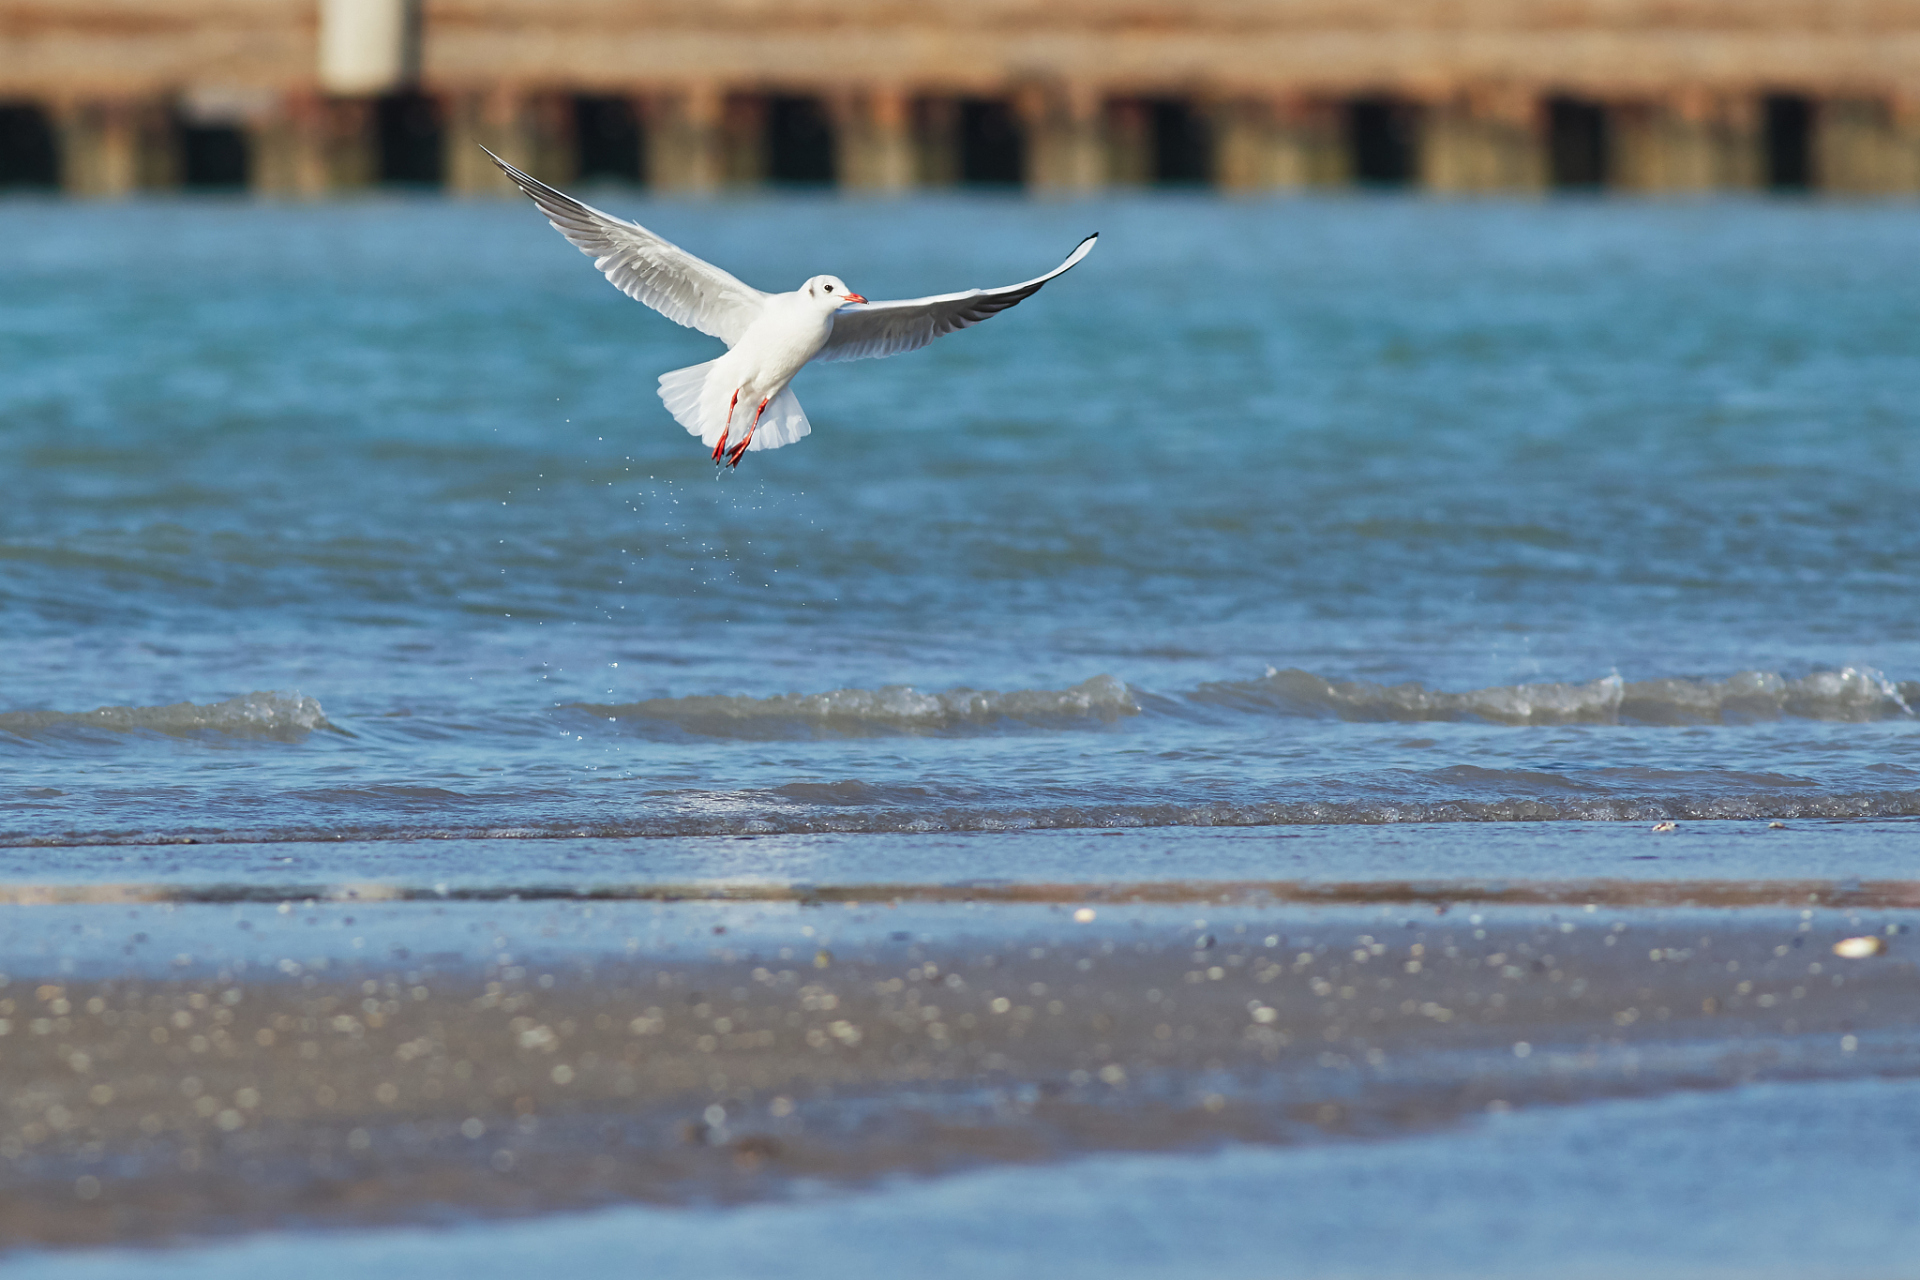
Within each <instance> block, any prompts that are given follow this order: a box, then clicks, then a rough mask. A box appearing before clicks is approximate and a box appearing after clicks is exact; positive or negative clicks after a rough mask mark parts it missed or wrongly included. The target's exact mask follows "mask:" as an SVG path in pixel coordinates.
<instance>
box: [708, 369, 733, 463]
mask: <svg viewBox="0 0 1920 1280" xmlns="http://www.w3.org/2000/svg"><path fill="white" fill-rule="evenodd" d="M739 403H740V388H738V387H735V388H734V389H733V399H731V400H729V401H727V420H726V422H725V423H724V424H723V425H722V426H721V428H720V443H719V444H717V445H715V446H713V465H714V466H716V467H717V466H719V465H720V459H721V458H723V457H725V456H726V453H727V433H728V432H730V431H732V430H733V407H734V406H735V405H737V404H739Z"/></svg>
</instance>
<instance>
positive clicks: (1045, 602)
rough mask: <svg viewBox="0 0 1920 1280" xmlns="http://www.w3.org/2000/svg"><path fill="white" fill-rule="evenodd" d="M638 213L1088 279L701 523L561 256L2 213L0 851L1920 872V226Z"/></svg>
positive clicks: (632, 358) (1027, 209)
mask: <svg viewBox="0 0 1920 1280" xmlns="http://www.w3.org/2000/svg"><path fill="white" fill-rule="evenodd" d="M604 199H605V201H606V202H607V203H609V204H610V205H611V206H613V207H615V208H617V209H619V210H621V211H623V212H631V213H633V214H634V215H635V216H638V217H640V218H641V219H642V220H643V221H646V222H647V223H649V224H650V225H652V226H654V227H655V228H657V229H658V230H660V231H661V232H662V233H664V234H666V235H669V236H671V237H673V238H675V239H677V240H679V241H681V242H682V243H684V244H686V245H688V246H689V247H690V248H692V249H694V250H695V251H697V252H700V253H703V254H705V255H707V256H710V257H712V258H713V259H715V260H717V261H719V262H721V263H723V264H725V265H727V266H728V267H729V268H731V269H733V270H735V271H736V272H737V273H738V274H740V275H742V276H743V277H744V278H746V279H747V280H749V281H750V282H752V283H755V284H758V285H761V286H762V287H768V288H787V287H792V286H793V285H794V284H796V283H797V282H798V281H800V280H801V279H803V278H805V277H806V276H807V275H809V274H812V273H814V272H816V271H823V270H827V271H833V272H836V273H837V274H839V275H841V276H843V277H844V278H845V279H846V280H848V281H849V282H850V284H852V286H853V287H854V288H856V289H859V290H861V291H862V292H865V293H867V294H869V295H871V296H875V297H883V296H899V295H901V294H911V293H921V292H931V291H939V290H945V289H949V288H953V287H956V286H961V285H966V284H973V283H980V284H991V283H999V282H1002V281H1008V280H1014V279H1020V278H1024V277H1026V276H1028V275H1031V274H1033V273H1035V272H1037V271H1039V270H1041V269H1044V268H1045V267H1047V266H1049V265H1051V264H1052V263H1053V262H1055V261H1057V260H1058V258H1059V257H1060V256H1061V255H1062V254H1064V253H1065V252H1066V251H1067V250H1068V249H1070V248H1071V247H1072V245H1073V244H1074V242H1075V241H1076V240H1077V239H1078V238H1079V237H1080V236H1081V235H1082V234H1084V233H1085V232H1086V231H1088V230H1092V229H1096V228H1097V229H1099V230H1101V231H1102V232H1103V233H1105V234H1104V237H1103V240H1102V242H1101V246H1100V248H1099V251H1098V252H1096V253H1095V254H1094V255H1093V256H1092V257H1091V258H1090V259H1089V260H1088V261H1087V262H1086V263H1085V264H1084V265H1082V266H1081V267H1080V268H1078V269H1076V270H1075V271H1074V272H1073V273H1072V274H1070V275H1068V276H1067V277H1065V278H1063V279H1062V280H1060V281H1059V282H1057V283H1056V284H1054V285H1052V286H1050V287H1049V288H1048V289H1047V290H1046V291H1045V292H1044V293H1042V294H1040V295H1039V296H1038V297H1036V298H1035V299H1033V300H1032V301H1030V302H1028V303H1026V304H1024V305H1023V306H1021V307H1020V308H1018V309H1017V310H1015V311H1013V312H1010V313H1008V314H1006V315H1004V316H1002V317H1000V318H998V319H996V320H994V321H993V322H992V323H991V324H988V325H985V326H983V327H981V328H978V329H975V330H971V331H968V332H966V333H964V334H961V335H957V336H955V337H952V338H948V339H944V340H942V341H941V342H940V343H938V344H936V346H935V347H933V348H932V349H930V350H928V351H926V352H922V353H919V354H916V355H911V356H906V357H901V358H897V359H894V360H889V361H883V362H864V363H859V364H853V365H842V366H832V367H829V368H824V369H817V370H809V371H807V372H806V373H804V374H802V376H801V378H800V380H799V382H798V383H797V384H796V390H797V392H798V393H799V396H800V398H801V400H802V402H803V403H804V404H805V405H806V407H807V410H808V413H809V414H810V416H811V417H812V420H813V422H814V425H815V433H814V435H813V436H812V437H811V438H809V439H808V440H806V441H805V442H803V443H802V444H800V445H797V446H795V447H792V448H787V449H782V450H779V451H777V452H771V453H758V454H754V455H752V456H751V457H749V458H748V459H746V462H745V464H744V465H743V466H742V467H741V469H740V471H739V472H738V473H737V474H731V475H726V476H720V477H716V476H715V475H714V473H713V468H712V466H711V465H710V464H709V463H708V462H707V461H706V459H705V457H704V455H703V451H702V450H701V449H700V448H699V446H698V444H697V442H694V441H692V440H691V439H690V438H689V437H687V436H686V435H685V434H684V433H683V432H682V431H681V430H680V429H679V428H678V427H677V426H675V425H674V424H673V423H672V422H671V420H670V419H669V418H668V417H667V415H666V412H665V410H664V409H663V408H662V407H661V405H660V404H659V402H658V400H657V399H656V398H655V396H654V394H653V385H654V378H655V377H656V376H657V375H658V374H659V373H661V372H663V371H665V370H668V369H671V368H675V367H678V366H681V365H685V364H690V363H694V362H697V361H700V360H704V359H707V358H710V357H711V356H712V355H713V354H715V353H716V351H717V349H718V348H717V344H715V343H713V342H712V341H711V340H710V339H707V338H704V337H702V336H700V335H698V334H695V333H692V332H691V331H687V330H682V329H678V328H676V327H674V326H673V325H671V324H670V323H668V322H666V321H665V320H662V319H661V318H659V317H657V316H655V315H653V314H652V313H650V312H648V311H646V310H645V309H644V308H641V307H640V306H638V305H637V304H634V303H632V302H629V301H628V300H626V299H624V298H622V297H621V296H620V295H619V294H617V293H616V292H615V291H613V290H612V289H611V288H609V287H608V286H607V285H606V284H605V283H604V282H603V281H602V280H601V279H600V278H599V276H598V275H597V274H596V273H595V272H594V271H593V270H592V269H591V265H590V264H589V263H588V262H587V261H586V260H585V259H583V258H582V257H581V256H580V255H578V254H577V253H575V252H574V251H573V250H571V249H570V248H569V247H568V246H567V245H566V244H565V243H564V242H562V241H561V240H560V239H559V238H558V237H557V236H556V235H554V234H553V233H552V231H551V230H549V229H548V228H546V227H545V226H544V224H543V223H542V222H541V221H540V219H539V218H538V217H537V216H536V215H535V214H534V213H533V211H532V210H531V209H530V208H529V207H527V206H526V205H524V204H522V203H509V202H501V203H454V202H442V201H431V200H423V201H418V202H406V201H397V200H396V201H368V202H364V203H356V204H341V205H332V206H319V207H273V206H258V205H246V204H226V203H194V202H187V201H176V202H165V203H135V204H128V205H122V206H86V207H81V206H67V205H58V204H51V203H36V202H31V201H25V202H23V201H14V202H8V203H4V204H0V234H4V236H5V239H6V243H7V245H8V251H7V253H6V254H5V255H3V256H0V299H3V300H4V301H3V302H0V475H4V484H5V486H6V491H5V501H4V502H0V658H3V659H4V660H3V661H0V836H4V838H5V839H7V840H8V841H10V842H12V843H15V844H21V843H37V844H49V843H68V844H76V845H79V844H96V843H100V842H103V841H113V840H129V839H152V838H179V837H181V836H183V835H185V834H194V835H196V836H197V837H208V838H211V837H226V838H240V837H244V838H247V839H273V838H276V837H288V836H301V835H312V834H314V833H316V832H327V833H334V834H341V833H344V834H350V835H356V836H359V837H362V838H369V839H379V838H383V837H395V836H398V837H405V836H410V835H420V834H427V833H436V834H442V833H458V834H461V835H466V836H484V835H486V834H488V833H500V832H514V833H535V834H552V835H562V834H570V833H572V832H575V831H589V832H591V833H593V834H595V835H599V836H606V835H620V834H623V833H636V834H655V833H668V832H674V833H695V834H697V833H702V832H759V831H809V830H851V831H858V830H869V829H884V830H893V831H915V830H925V829H952V828H962V829H981V828H985V829H998V828H1007V827H1016V828H1017V827H1027V826H1035V825H1039V826H1047V825H1106V824H1123V825H1155V824H1180V823H1300V822H1312V823H1325V822H1353V821H1380V820H1409V819H1424V820H1435V819H1449V818H1528V819H1542V818H1560V817H1574V818H1602V819H1605V818H1637V819H1644V818H1647V817H1716V816H1743V817H1792V816H1797V815H1824V816H1851V815H1880V816H1892V817H1898V816H1901V815H1914V814H1916V813H1920V733H1916V720H1915V716H1914V710H1915V708H1916V706H1920V608H1917V607H1916V599H1917V598H1920V596H1917V594H1916V587H1917V586H1920V574H1917V573H1916V569H1915V566H1916V564H1920V533H1917V532H1916V531H1917V530H1920V519H1916V516H1915V512H1916V511H1920V445H1917V444H1916V436H1915V432H1914V427H1913V411H1912V406H1913V405H1914V404H1915V403H1917V402H1920V362H1916V361H1915V360H1914V358H1913V341H1914V335H1915V334H1916V333H1920V253H1917V252H1916V250H1917V249H1920V222H1916V220H1915V219H1914V217H1913V214H1912V211H1911V210H1910V209H1906V208H1902V207H1895V206H1888V207H1875V206H1869V205H1856V206H1830V205H1822V204H1818V203H1778V204H1774V203H1763V202H1739V201H1725V202H1712V203H1701V204H1672V205H1660V204H1633V205H1628V204H1610V203H1605V202H1594V203H1588V202H1572V203H1558V202H1548V203H1541V204H1498V203H1458V204H1440V203H1424V202H1410V201H1398V200H1381V201H1375V200H1366V199H1327V200H1310V201H1279V202H1247V203H1233V202H1221V201H1214V200H1207V199H1199V198H1195V199H1192V200H1188V199H1181V198H1171V197H1169V198H1144V197H1143V198H1137V199H1130V200H1124V201H1115V202H1110V203H1081V204H1072V203H1068V204H1041V203H1021V202H1013V201H1008V202H998V201H994V200H984V199H983V200H972V199H959V198H955V199H944V200H935V199H928V200H917V201H907V202H898V203H847V202H837V201H831V200H825V199H810V198H801V197H794V198H783V199H766V200H758V201H750V202H747V201H743V202H737V203H720V204H692V203H684V204H677V203H652V204H645V203H636V202H634V201H633V200H632V199H631V198H630V197H624V196H620V195H618V194H606V195H605V197H604ZM96 709H98V710H96ZM489 847H491V848H498V849H500V850H501V852H500V853H499V854H497V855H493V856H498V857H499V858H501V859H503V860H505V859H510V858H511V857H513V856H515V855H513V854H512V853H510V852H508V848H509V847H508V846H505V845H501V844H498V843H497V842H496V843H495V844H494V845H491V846H487V845H483V846H479V848H480V849H482V850H483V851H484V850H485V849H486V848H489ZM902 848H903V854H902V856H903V857H907V858H909V859H911V857H912V856H913V854H912V852H911V847H910V846H902ZM476 856H479V857H487V856H489V855H488V854H486V853H485V852H481V853H479V854H477V855H476ZM928 856H935V855H933V854H929V855H928ZM941 856H944V855H941ZM1548 869H1549V868H1543V871H1544V870H1548ZM960 873H962V874H963V873H964V869H962V870H961V872H960Z"/></svg>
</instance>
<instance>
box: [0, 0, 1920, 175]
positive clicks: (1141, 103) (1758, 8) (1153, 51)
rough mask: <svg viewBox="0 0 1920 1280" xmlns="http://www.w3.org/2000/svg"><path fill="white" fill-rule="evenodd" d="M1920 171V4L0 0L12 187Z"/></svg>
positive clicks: (0, 163) (1733, 0)
mask: <svg viewBox="0 0 1920 1280" xmlns="http://www.w3.org/2000/svg"><path fill="white" fill-rule="evenodd" d="M476 142H482V143H485V144H487V145H488V146H490V147H492V148H494V149H495V150H496V151H498V152H500V153H501V154H502V155H503V156H506V157H507V158H509V159H512V160H514V161H516V162H518V163H520V164H521V165H523V166H524V167H526V168H528V169H530V170H531V171H533V172H534V173H536V174H539V175H541V176H543V177H545V178H548V179H549V180H553V181H559V182H575V181H579V180H582V179H589V180H591V179H601V180H613V181H625V182H635V183H646V184H648V185H650V186H653V187H656V188H660V189H663V190H687V191H702V190H713V189H718V188H721V187H725V186H729V185H738V184H754V183H765V182H776V183H819V184H829V183H832V184H839V185H841V186H844V187H848V188H856V189H864V190H871V191H890V190H901V189H907V188H913V187H920V186H941V185H950V184H955V183H982V184H1005V185H1016V184H1018V185H1025V186H1028V187H1033V188H1037V189H1053V190H1061V191H1077V190H1088V189H1093V188H1098V187H1102V186H1107V185H1110V184H1143V183H1189V184H1205V185H1213V186H1219V187H1223V188H1232V189H1270V188H1285V187H1304V186H1315V185H1339V184H1348V183H1361V184H1378V185H1410V186H1418V187H1423V188H1427V189H1430V190H1435V191H1457V192H1478V191H1528V190H1544V189H1549V188H1556V187H1560V188H1582V187H1586V188H1618V189H1623V190H1638V191H1702V190H1714V189H1728V188H1765V187H1773V188H1789V189H1791V188H1813V189H1819V190H1831V191H1844V192H1908V191H1920V0H1851V2H1848V3H1840V2H1839V0H0V185H13V186H20V185H27V186H34V185H38V186H46V187H55V186H57V187H59V188H60V189H63V190H65V191H68V192H71V193H74V194H79V195H96V196H112V195H118V194H122V193H126V192H131V191H136V190H142V189H153V188H170V187H180V186H187V187H246V188H251V189H253V190H256V191H260V192H266V193H273V194H282V195H303V196H306V195H320V194H324V193H328V192H333V191H340V190H345V189H351V188H356V187H364V186H367V185H370V184H375V183H415V184H423V185H429V186H444V187H447V188H449V189H452V190H456V191H473V192H479V191H491V190H497V189H500V185H501V184H500V179H499V177H498V175H497V174H496V173H495V171H494V170H493V169H492V168H491V167H490V166H489V165H487V164H486V163H485V157H483V156H481V155H480V153H479V151H478V150H477V149H476V148H475V147H474V146H473V144H474V143H476Z"/></svg>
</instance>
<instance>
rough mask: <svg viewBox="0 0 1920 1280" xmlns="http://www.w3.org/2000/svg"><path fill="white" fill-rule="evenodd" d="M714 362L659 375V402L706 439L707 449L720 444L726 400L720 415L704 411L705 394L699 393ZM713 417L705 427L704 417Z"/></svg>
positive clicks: (680, 422)
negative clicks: (711, 423) (710, 422)
mask: <svg viewBox="0 0 1920 1280" xmlns="http://www.w3.org/2000/svg"><path fill="white" fill-rule="evenodd" d="M716 363H717V361H713V360H709V361H707V362H706V363H705V364H694V365H688V366H687V367H686V368H684V369H674V370H672V371H671V372H668V373H663V374H661V375H660V403H662V404H664V405H666V406H667V412H668V413H670V414H672V415H673V420H674V421H675V422H677V423H679V424H680V425H681V426H683V427H685V428H686V429H687V430H688V431H690V432H692V433H693V434H694V435H696V436H699V437H700V438H701V439H702V440H703V441H705V442H706V444H707V447H708V448H712V447H713V446H714V445H716V444H718V443H720V428H721V426H722V425H723V422H724V418H725V415H726V410H727V405H726V401H724V400H723V401H721V402H720V413H719V415H710V414H708V413H707V412H706V404H705V397H704V396H702V395H701V394H700V393H701V392H702V391H703V390H704V389H705V388H706V385H707V375H708V374H710V373H712V372H713V366H714V365H715V364H716ZM710 416H711V417H713V429H712V430H711V431H709V430H708V429H707V418H708V417H710Z"/></svg>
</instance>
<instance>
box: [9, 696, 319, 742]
mask: <svg viewBox="0 0 1920 1280" xmlns="http://www.w3.org/2000/svg"><path fill="white" fill-rule="evenodd" d="M332 727H333V726H332V725H330V724H328V723H327V714H326V712H325V711H324V710H322V709H321V706H320V703H319V702H318V700H316V699H314V698H309V697H307V696H305V695H304V694H298V693H271V692H255V693H248V694H243V695H241V696H240V697H237V698H228V699H227V700H226V701H225V702H212V703H204V704H203V703H194V702H174V703H169V704H167V705H166V706H159V707H96V708H95V709H94V710H92V711H81V712H68V711H7V712H0V733H9V734H13V735H15V736H17V737H36V736H40V735H44V734H47V733H54V732H59V731H62V730H72V729H106V730H110V731H113V732H116V733H140V732H146V733H159V734H166V735H168V736H173V737H178V736H183V735H188V734H196V733H222V734H227V735H230V736H232V737H238V738H273V739H277V740H280V741H293V740H296V739H299V738H304V737H305V736H306V735H307V734H309V733H311V732H313V731H314V730H316V729H330V728H332Z"/></svg>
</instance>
